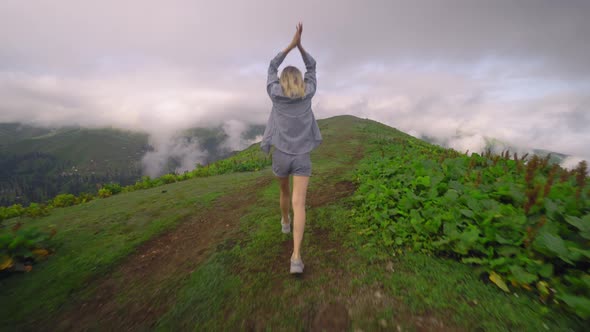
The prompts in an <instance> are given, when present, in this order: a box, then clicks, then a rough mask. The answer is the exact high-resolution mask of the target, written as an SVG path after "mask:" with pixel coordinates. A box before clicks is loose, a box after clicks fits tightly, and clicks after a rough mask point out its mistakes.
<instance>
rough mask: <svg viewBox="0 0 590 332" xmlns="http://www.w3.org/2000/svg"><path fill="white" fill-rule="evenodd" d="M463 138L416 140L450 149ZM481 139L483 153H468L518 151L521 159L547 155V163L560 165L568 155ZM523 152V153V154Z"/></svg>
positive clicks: (458, 136) (493, 139)
mask: <svg viewBox="0 0 590 332" xmlns="http://www.w3.org/2000/svg"><path fill="white" fill-rule="evenodd" d="M464 137H465V136H463V135H461V134H458V135H455V136H453V137H451V138H448V139H445V140H440V139H437V138H435V137H432V136H427V135H422V136H420V137H418V138H419V139H421V140H423V141H426V142H428V143H431V144H436V145H439V146H442V147H445V148H451V144H450V142H452V141H453V140H461V139H462V138H464ZM483 139H484V141H485V147H484V149H483V151H470V152H476V153H483V152H485V151H487V150H488V149H489V150H490V151H492V153H497V154H500V153H501V152H502V151H506V150H509V151H510V153H511V154H514V152H517V151H520V152H519V155H520V156H519V157H522V156H523V155H524V154H525V153H528V154H529V156H532V155H537V156H539V157H545V156H547V155H548V154H551V157H550V159H549V163H555V164H560V163H561V162H562V161H563V160H564V159H565V158H567V157H569V155H567V154H563V153H559V152H554V151H549V150H544V149H524V148H519V147H517V146H515V145H513V144H510V143H506V142H503V141H501V140H499V139H496V138H493V137H485V136H484V137H483ZM523 151H525V152H523ZM459 152H465V151H459Z"/></svg>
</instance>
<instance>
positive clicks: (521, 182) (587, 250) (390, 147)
mask: <svg viewBox="0 0 590 332" xmlns="http://www.w3.org/2000/svg"><path fill="white" fill-rule="evenodd" d="M372 134H373V142H374V143H376V144H377V146H378V148H377V149H374V150H373V151H370V153H369V156H368V157H366V158H365V159H364V160H363V161H362V162H361V165H360V167H359V168H358V170H357V173H356V179H357V181H358V183H359V187H358V190H357V192H356V203H357V205H356V208H355V210H354V216H355V218H354V220H355V226H356V228H357V231H358V232H359V233H360V234H362V235H364V236H365V237H366V239H367V245H376V246H380V247H383V248H384V249H385V250H386V251H388V252H391V253H395V252H399V250H411V251H412V250H415V251H421V252H425V253H437V254H439V255H443V256H447V257H454V258H456V259H460V260H461V261H462V262H464V263H466V264H474V265H476V266H478V267H479V268H480V269H481V270H482V271H484V272H485V273H487V275H488V277H489V280H490V281H491V282H493V283H494V284H496V285H497V286H498V287H499V288H501V289H502V290H504V291H509V290H510V288H520V289H523V290H525V291H529V292H532V293H535V294H537V295H538V296H539V298H540V299H541V300H542V301H544V302H546V303H553V304H556V305H559V306H563V307H565V308H567V309H569V310H571V311H572V312H574V313H576V314H577V315H578V316H580V317H582V318H584V319H586V318H590V312H589V310H588V308H590V302H589V301H590V282H589V280H590V276H589V269H590V247H589V244H590V226H589V225H590V205H589V204H588V199H587V193H585V192H584V190H583V189H584V186H585V183H586V178H587V167H586V164H585V163H584V162H582V163H580V164H579V165H578V167H577V168H576V170H574V171H573V172H572V171H566V170H564V169H561V168H560V167H559V166H558V165H550V164H549V158H548V157H546V158H539V157H537V156H532V157H530V158H528V159H525V157H526V156H525V157H522V158H518V156H517V155H516V154H514V158H511V157H510V153H509V151H505V152H502V154H501V155H493V154H492V153H491V152H490V151H489V150H488V151H486V152H484V153H483V154H482V155H480V154H477V153H473V154H472V155H471V156H467V155H464V154H460V153H458V152H456V151H453V150H448V149H443V148H441V147H438V146H433V145H430V144H428V143H426V142H422V141H419V140H416V139H414V138H411V137H403V136H395V137H383V136H382V135H381V134H378V133H372ZM437 161H438V162H437ZM558 176H559V177H560V182H559V183H556V180H557V178H558ZM572 178H574V180H570V179H572Z"/></svg>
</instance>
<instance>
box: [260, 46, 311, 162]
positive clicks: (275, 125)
mask: <svg viewBox="0 0 590 332" xmlns="http://www.w3.org/2000/svg"><path fill="white" fill-rule="evenodd" d="M285 56H286V54H285V53H284V52H279V53H278V54H277V55H276V56H275V58H274V59H272V61H271V62H270V66H269V67H268V80H267V83H266V91H267V92H268V95H269V97H270V99H271V100H272V111H271V113H270V116H269V118H268V123H267V124H266V129H265V130H264V136H263V138H262V142H261V143H260V148H261V149H262V151H264V152H265V153H267V154H268V153H269V152H270V146H271V145H274V147H275V148H276V149H279V150H281V151H282V152H285V153H289V154H303V153H307V152H311V151H312V150H313V149H315V148H316V147H317V146H318V145H320V143H321V142H322V135H321V133H320V128H319V127H318V124H317V122H316V120H315V116H314V115H313V111H312V110H311V98H312V97H313V95H314V94H315V91H316V77H315V65H316V63H315V60H314V59H313V58H312V57H311V55H309V53H307V52H305V53H304V55H303V62H304V63H305V69H306V72H305V76H304V81H305V94H304V96H303V97H297V98H290V97H287V96H285V95H284V94H283V89H282V88H281V85H280V83H279V77H278V75H277V71H278V68H279V66H280V65H281V63H282V62H283V60H284V59H285Z"/></svg>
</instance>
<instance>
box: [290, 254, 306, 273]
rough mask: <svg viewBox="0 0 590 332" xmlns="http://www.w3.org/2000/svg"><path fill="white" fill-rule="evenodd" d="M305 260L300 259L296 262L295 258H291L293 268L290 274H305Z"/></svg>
mask: <svg viewBox="0 0 590 332" xmlns="http://www.w3.org/2000/svg"><path fill="white" fill-rule="evenodd" d="M303 266H304V265H303V260H301V258H300V259H296V260H294V259H293V258H291V268H290V270H289V272H290V273H291V274H295V273H303Z"/></svg>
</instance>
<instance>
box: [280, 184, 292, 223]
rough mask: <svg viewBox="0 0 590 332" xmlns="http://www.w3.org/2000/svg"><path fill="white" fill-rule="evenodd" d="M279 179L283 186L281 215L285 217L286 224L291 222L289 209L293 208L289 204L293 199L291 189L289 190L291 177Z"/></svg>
mask: <svg viewBox="0 0 590 332" xmlns="http://www.w3.org/2000/svg"><path fill="white" fill-rule="evenodd" d="M278 179H279V183H280V186H281V197H280V204H281V216H282V217H283V222H284V223H285V224H286V223H288V222H289V209H290V208H291V207H290V206H289V203H290V201H291V197H290V196H291V190H289V177H288V176H286V177H284V178H278Z"/></svg>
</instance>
